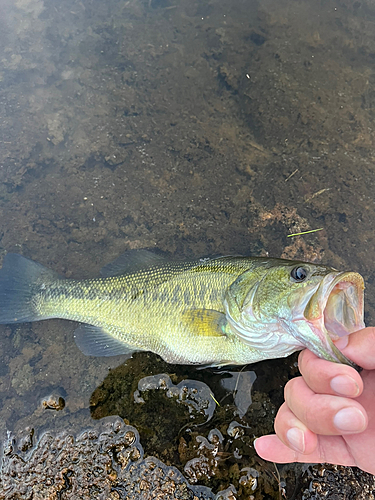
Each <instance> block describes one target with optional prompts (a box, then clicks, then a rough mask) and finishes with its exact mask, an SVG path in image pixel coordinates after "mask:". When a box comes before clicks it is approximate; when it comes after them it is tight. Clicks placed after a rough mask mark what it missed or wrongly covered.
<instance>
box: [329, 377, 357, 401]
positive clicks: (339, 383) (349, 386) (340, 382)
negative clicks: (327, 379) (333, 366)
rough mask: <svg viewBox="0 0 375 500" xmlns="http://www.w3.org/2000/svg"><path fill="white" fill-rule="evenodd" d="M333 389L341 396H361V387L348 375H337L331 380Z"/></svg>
mask: <svg viewBox="0 0 375 500" xmlns="http://www.w3.org/2000/svg"><path fill="white" fill-rule="evenodd" d="M330 385H331V389H332V390H333V391H335V392H336V393H337V394H340V395H341V396H348V397H352V398H354V397H356V396H358V394H359V387H358V384H357V382H356V381H355V380H354V378H352V377H349V376H348V375H337V377H334V378H333V379H332V380H331V383H330Z"/></svg>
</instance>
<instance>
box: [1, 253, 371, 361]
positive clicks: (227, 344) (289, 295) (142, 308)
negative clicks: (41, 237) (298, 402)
mask: <svg viewBox="0 0 375 500" xmlns="http://www.w3.org/2000/svg"><path fill="white" fill-rule="evenodd" d="M363 288H364V287H363V279H362V277H361V276H360V275H359V274H357V273H350V272H349V273H339V272H338V271H336V270H334V269H332V268H328V267H325V266H320V265H315V264H309V263H301V262H297V261H287V260H282V259H265V258H259V257H258V258H257V257H219V258H214V259H200V260H195V261H186V262H183V261H168V260H167V259H166V258H164V257H161V256H159V255H155V254H153V253H151V252H148V251H146V250H139V251H130V252H128V253H126V254H124V256H122V257H120V258H119V259H118V260H117V261H115V262H114V263H113V264H110V265H108V266H106V267H105V268H104V269H103V276H102V277H99V278H94V279H88V280H71V279H64V278H62V277H60V276H59V275H57V274H56V273H54V272H53V271H50V270H48V269H47V268H45V267H44V266H42V265H40V264H38V263H36V262H33V261H31V260H29V259H26V258H25V257H22V256H20V255H17V254H7V255H6V256H5V258H4V263H3V267H2V269H1V270H0V323H21V322H28V321H38V320H43V319H49V318H64V319H69V320H74V321H78V322H80V323H81V325H80V326H79V328H78V329H77V330H76V332H75V340H76V343H77V345H78V347H79V348H80V349H81V350H82V352H84V353H85V354H87V355H93V356H113V355H117V354H131V353H132V352H134V351H142V350H143V351H152V352H154V353H156V354H159V355H160V356H161V357H162V358H163V359H164V360H166V361H167V362H170V363H178V364H195V365H212V366H220V365H225V364H233V365H236V364H237V365H242V364H247V363H254V362H257V361H260V360H263V359H270V358H276V357H284V356H287V355H289V354H291V353H292V352H294V351H296V350H300V349H303V348H304V347H308V348H309V349H311V350H312V351H313V352H315V353H316V354H317V355H319V356H321V357H323V358H326V359H329V360H332V361H339V362H344V363H350V361H349V360H348V359H347V358H345V357H344V356H343V355H342V354H341V353H340V351H338V349H337V348H336V347H335V346H334V344H333V342H332V340H335V339H337V338H338V337H339V336H342V335H347V334H349V333H351V332H352V331H355V330H358V329H360V328H362V327H363V326H364V323H363Z"/></svg>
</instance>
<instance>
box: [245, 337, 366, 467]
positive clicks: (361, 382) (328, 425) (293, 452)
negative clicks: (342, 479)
mask: <svg viewBox="0 0 375 500" xmlns="http://www.w3.org/2000/svg"><path fill="white" fill-rule="evenodd" d="M346 339H347V340H348V344H347V346H346V347H344V348H343V346H342V345H340V344H339V342H341V344H342V343H343V341H344V342H345V340H344V339H340V341H339V342H337V343H336V345H337V346H338V347H339V348H340V349H341V350H342V352H343V353H344V354H345V355H346V356H347V357H348V358H349V359H351V360H353V361H354V362H355V363H357V364H358V365H359V366H361V367H362V368H363V371H362V372H361V374H359V373H357V372H356V371H355V370H354V368H352V367H350V366H347V365H342V364H338V363H332V362H331V361H326V360H324V359H320V358H318V357H317V356H315V354H313V353H312V352H310V351H308V350H304V351H302V352H301V353H300V355H299V358H298V364H299V369H300V372H301V374H302V376H301V377H297V378H294V379H292V380H290V381H289V382H288V383H287V384H286V386H285V390H284V395H285V403H284V404H283V405H282V406H281V407H280V409H279V411H278V413H277V416H276V419H275V431H276V435H268V436H262V437H260V438H258V439H257V440H256V441H255V443H254V446H255V449H256V451H257V453H258V455H260V456H261V457H262V458H264V459H265V460H270V461H272V462H278V463H289V462H305V463H322V462H325V463H331V464H337V465H352V466H357V467H360V468H361V469H362V470H364V471H366V472H369V473H370V474H375V328H365V329H364V330H360V331H358V332H355V333H352V334H351V335H349V336H348V337H346Z"/></svg>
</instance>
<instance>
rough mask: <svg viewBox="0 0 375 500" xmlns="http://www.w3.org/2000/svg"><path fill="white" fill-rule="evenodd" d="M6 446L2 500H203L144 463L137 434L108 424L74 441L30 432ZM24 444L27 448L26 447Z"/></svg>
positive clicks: (203, 491) (172, 471) (207, 495)
mask: <svg viewBox="0 0 375 500" xmlns="http://www.w3.org/2000/svg"><path fill="white" fill-rule="evenodd" d="M28 437H29V439H28V440H25V437H24V436H23V437H22V438H21V439H18V440H17V441H16V440H15V439H14V438H13V437H12V436H11V435H9V436H8V440H7V442H6V443H4V449H3V459H2V474H1V477H0V499H1V500H16V499H17V500H18V499H19V500H21V499H22V500H29V499H33V500H54V499H56V500H57V499H66V500H68V499H72V500H73V499H75V500H76V499H78V498H79V499H92V498H95V499H98V500H117V499H118V500H121V499H127V500H151V499H158V500H173V499H181V500H206V499H213V498H214V495H213V494H212V493H211V491H210V490H209V489H208V488H204V487H193V486H190V485H189V484H188V482H187V481H186V479H185V478H184V477H183V476H182V474H181V473H180V472H179V471H178V470H177V469H176V468H175V467H168V466H166V465H164V464H163V463H162V462H161V461H160V460H158V459H156V458H154V457H147V458H144V456H143V448H142V446H141V444H140V443H139V435H138V432H137V430H136V429H135V428H134V427H132V426H130V425H125V423H124V421H123V420H122V419H120V418H106V419H103V420H102V421H100V422H97V423H96V424H95V426H94V427H92V428H91V429H89V430H86V431H85V432H83V433H81V434H79V435H78V436H73V435H72V434H70V433H68V432H63V433H61V434H58V435H53V434H52V433H48V432H47V433H45V434H44V435H42V436H41V437H40V439H39V441H38V442H37V443H36V444H34V443H33V431H32V430H30V431H29V432H28ZM25 443H26V444H25Z"/></svg>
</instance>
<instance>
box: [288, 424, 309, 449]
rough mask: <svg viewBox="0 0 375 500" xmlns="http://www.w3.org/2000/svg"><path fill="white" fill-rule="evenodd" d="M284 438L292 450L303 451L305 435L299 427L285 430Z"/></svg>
mask: <svg viewBox="0 0 375 500" xmlns="http://www.w3.org/2000/svg"><path fill="white" fill-rule="evenodd" d="M286 438H287V440H288V441H289V443H290V446H291V447H292V448H293V450H295V451H298V453H303V452H304V451H305V435H304V433H303V431H301V429H298V427H292V428H291V429H289V430H288V431H287V433H286Z"/></svg>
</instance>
